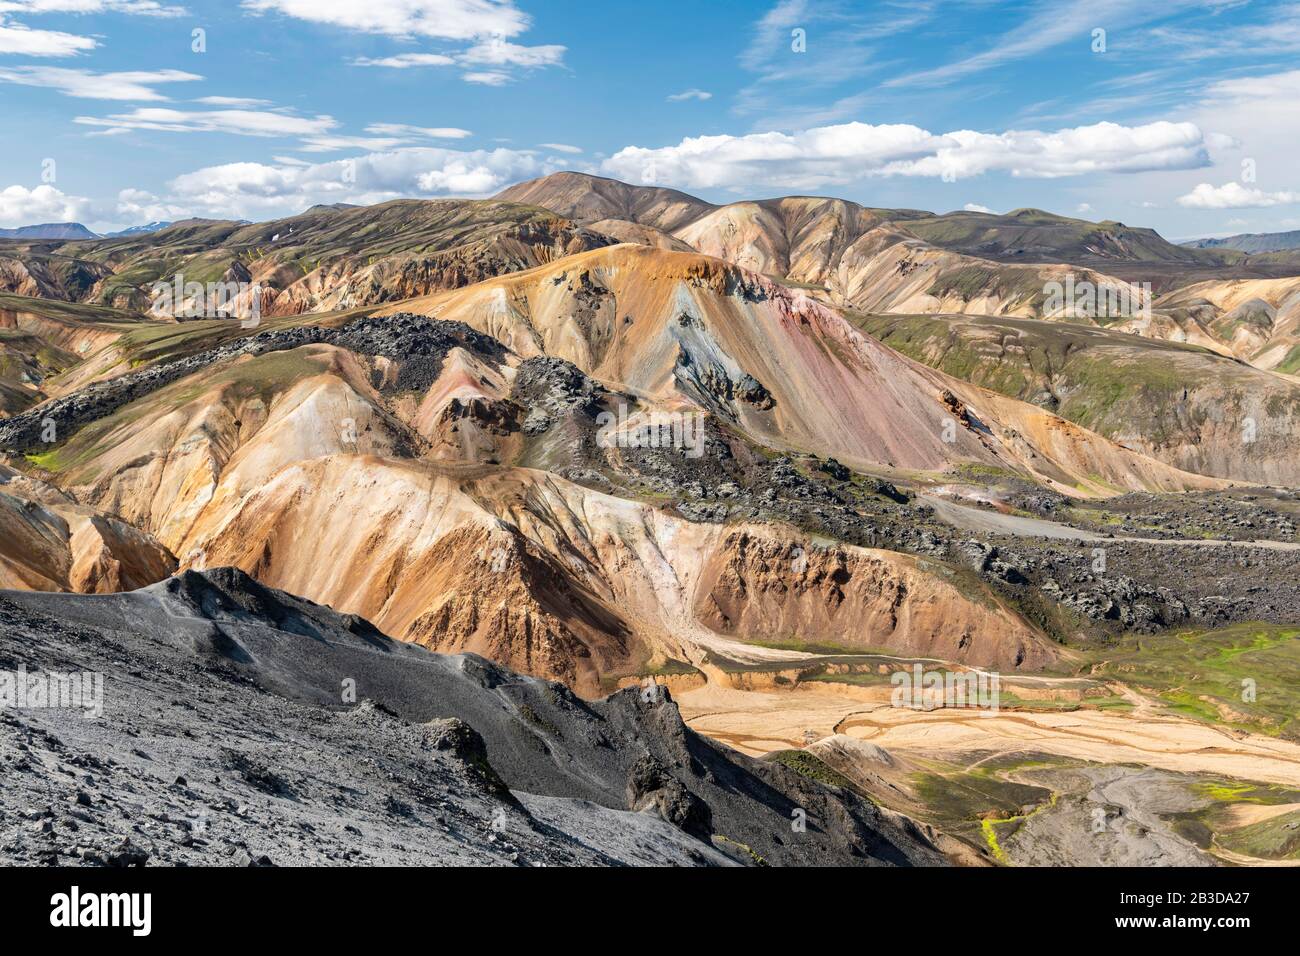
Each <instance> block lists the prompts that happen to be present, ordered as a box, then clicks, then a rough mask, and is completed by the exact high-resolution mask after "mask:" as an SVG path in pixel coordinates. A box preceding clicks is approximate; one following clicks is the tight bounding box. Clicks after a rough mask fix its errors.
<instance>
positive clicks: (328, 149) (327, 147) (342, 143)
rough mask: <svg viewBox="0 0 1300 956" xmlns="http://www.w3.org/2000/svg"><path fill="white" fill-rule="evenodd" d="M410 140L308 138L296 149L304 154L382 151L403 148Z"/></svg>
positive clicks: (374, 137)
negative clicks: (362, 150)
mask: <svg viewBox="0 0 1300 956" xmlns="http://www.w3.org/2000/svg"><path fill="white" fill-rule="evenodd" d="M408 142H410V140H408V139H406V138H405V137H403V136H342V135H339V136H308V137H306V138H305V139H304V140H303V141H302V145H301V146H300V147H298V148H299V149H301V150H302V151H303V152H304V153H336V152H338V151H339V150H341V149H367V150H373V151H382V150H387V149H396V148H397V147H399V146H405V145H406V144H407V143H408Z"/></svg>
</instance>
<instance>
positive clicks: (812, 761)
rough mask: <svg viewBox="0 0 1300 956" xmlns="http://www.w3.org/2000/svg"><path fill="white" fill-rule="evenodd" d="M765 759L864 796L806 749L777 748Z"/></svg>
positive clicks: (838, 773) (844, 777)
mask: <svg viewBox="0 0 1300 956" xmlns="http://www.w3.org/2000/svg"><path fill="white" fill-rule="evenodd" d="M765 759H767V760H771V761H772V762H773V763H779V764H781V766H783V767H789V768H790V769H791V770H793V771H795V773H798V774H802V775H803V776H805V777H807V778H808V779H809V780H816V781H817V782H818V783H824V784H826V785H827V786H831V787H839V788H841V789H843V790H851V791H853V792H854V793H856V794H858V795H859V796H866V794H863V793H862V792H861V791H860V790H858V788H857V787H855V786H854V785H853V782H852V781H851V780H849V778H848V777H846V776H844V775H843V774H842V773H840V772H839V771H838V770H835V769H833V768H831V767H829V766H827V765H826V764H825V763H824V762H823V761H821V760H819V759H818V758H816V757H814V756H813V755H812V754H810V753H808V751H806V750H777V751H774V752H773V753H770V754H768V755H767V757H766V758H765ZM868 799H870V798H868Z"/></svg>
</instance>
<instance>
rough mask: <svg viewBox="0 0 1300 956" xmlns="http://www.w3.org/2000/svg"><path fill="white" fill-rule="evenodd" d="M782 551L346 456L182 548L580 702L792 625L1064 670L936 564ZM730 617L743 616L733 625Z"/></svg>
mask: <svg viewBox="0 0 1300 956" xmlns="http://www.w3.org/2000/svg"><path fill="white" fill-rule="evenodd" d="M222 502H224V504H222ZM783 534H784V535H788V534H789V533H788V532H781V531H779V530H776V529H772V528H757V527H741V528H739V529H731V528H726V529H724V528H723V527H721V526H716V525H705V524H692V523H689V522H685V521H682V520H680V519H676V518H672V517H670V516H667V515H665V514H663V513H662V512H660V511H657V510H656V509H653V508H651V507H649V506H647V505H642V504H635V503H631V502H627V501H624V500H621V499H617V498H612V497H609V496H606V495H601V494H599V493H597V492H593V491H590V490H588V489H584V488H581V487H579V486H577V485H573V484H570V483H567V482H564V481H562V480H559V479H557V478H555V477H554V476H551V475H548V474H545V473H541V472H533V471H528V470H518V469H510V470H501V471H495V472H493V473H490V474H487V475H485V476H483V477H481V478H465V477H453V476H451V475H448V474H446V473H444V472H442V471H441V470H440V469H438V468H436V467H434V466H431V465H429V464H426V463H422V462H397V461H393V460H382V459H374V458H365V457H360V456H334V457H330V458H324V459H316V460H314V461H311V462H303V463H300V464H297V465H293V466H290V467H287V468H285V469H282V470H281V471H280V472H277V473H276V474H274V475H272V476H270V477H268V479H267V480H265V481H264V482H262V483H261V484H260V485H259V486H258V487H257V488H256V489H253V490H251V491H249V492H248V493H247V494H246V495H245V496H244V497H243V498H242V499H241V500H239V501H238V502H235V501H233V499H230V498H226V497H224V496H219V497H218V499H216V500H215V501H214V504H213V505H212V506H210V507H209V508H208V509H207V511H206V513H205V515H204V516H203V519H202V520H201V521H200V522H198V523H197V524H196V526H195V528H194V530H193V532H192V534H191V536H190V537H189V538H188V539H187V541H186V542H185V550H186V552H187V553H188V554H191V555H202V556H203V557H202V564H203V565H206V566H214V565H221V564H234V565H237V566H239V567H242V568H244V569H245V570H247V571H249V572H250V573H252V574H254V575H256V576H257V577H258V578H259V579H260V580H262V581H264V582H265V583H267V584H270V585H272V586H275V587H279V588H284V589H286V590H291V591H293V592H295V593H300V594H305V595H308V596H310V597H312V598H313V599H315V600H318V601H323V602H325V603H328V604H330V605H331V606H333V607H336V608H338V609H340V610H345V611H351V612H355V613H358V614H361V615H362V616H364V617H367V618H369V619H371V620H374V621H375V622H376V623H377V624H378V625H379V626H380V627H381V628H383V629H384V630H386V631H388V632H390V633H393V634H396V635H399V636H401V637H404V638H406V639H408V640H413V641H417V642H419V643H422V644H425V645H427V646H429V647H432V648H435V649H438V650H444V651H464V650H470V651H476V652H478V653H483V654H486V655H488V656H491V657H493V658H494V659H496V660H500V661H502V662H504V663H508V664H510V665H511V666H515V667H520V668H522V669H524V670H527V671H529V672H531V673H537V674H542V675H544V676H548V677H556V678H560V679H564V680H566V681H569V682H571V683H573V684H574V685H575V686H576V687H578V689H579V690H580V691H581V692H583V693H594V692H596V691H597V689H598V688H599V687H601V686H607V684H602V679H605V680H606V681H608V679H609V678H611V677H613V676H617V675H619V674H623V673H630V672H634V671H635V670H636V669H637V668H638V667H640V666H643V665H644V664H645V663H646V662H648V661H652V660H656V659H657V660H663V659H665V658H674V659H678V660H681V659H688V660H694V661H696V662H701V661H702V657H701V655H702V653H703V649H705V648H707V647H708V646H710V643H711V642H710V638H711V637H712V635H713V634H715V633H720V634H724V635H730V636H737V637H740V638H741V639H745V640H757V641H769V642H776V641H781V640H784V639H786V638H788V636H789V633H790V631H789V629H790V628H791V627H792V626H797V627H800V628H801V629H802V631H801V633H804V634H806V635H807V639H809V640H815V639H817V638H819V637H825V635H826V634H828V633H831V632H834V633H835V634H836V635H837V639H838V640H839V641H842V642H844V643H847V644H850V645H857V646H861V647H876V648H880V647H884V648H897V649H898V650H899V651H900V652H916V651H918V650H925V651H927V652H936V653H938V652H942V653H944V654H945V655H946V656H950V657H952V658H953V659H956V660H959V661H963V662H968V663H973V664H982V665H992V666H999V667H1002V668H1006V669H1014V668H1017V667H1026V668H1028V667H1036V666H1041V665H1043V664H1045V663H1047V662H1049V661H1051V660H1052V659H1054V657H1055V650H1054V648H1053V647H1052V645H1051V644H1050V643H1049V642H1048V641H1046V640H1045V639H1043V638H1041V637H1040V636H1038V635H1037V634H1036V633H1035V632H1034V631H1033V629H1032V628H1030V627H1029V626H1028V625H1027V624H1025V623H1024V622H1023V621H1021V620H1020V619H1019V618H1018V617H1017V616H1016V615H1015V614H1013V613H1011V612H1010V611H1008V610H1006V609H1005V608H1002V607H1000V606H999V605H997V604H996V602H995V601H994V600H993V599H992V598H991V596H990V595H989V594H988V593H987V592H985V591H983V589H982V588H980V587H979V586H978V585H976V586H975V587H976V589H977V590H978V591H980V593H979V594H976V595H967V594H965V593H963V592H962V590H960V589H959V588H957V587H956V586H954V585H953V584H952V583H950V582H947V581H945V580H944V577H943V572H942V571H941V570H940V569H939V567H938V566H935V567H923V566H921V565H920V564H919V563H918V562H917V561H915V560H914V559H911V558H908V557H906V556H903V555H898V554H893V553H890V552H867V551H863V550H861V549H852V548H833V549H828V550H827V551H826V552H825V553H824V554H823V553H815V552H814V551H813V549H812V546H811V545H808V553H809V554H812V555H813V557H812V559H811V560H810V561H809V562H808V564H807V565H806V566H804V567H802V568H801V569H799V570H797V571H794V572H791V569H790V566H789V564H788V562H787V561H786V558H787V557H788V555H789V554H790V553H792V552H793V551H794V548H795V547H796V545H794V544H792V543H791V542H792V541H797V540H800V539H798V538H791V537H783ZM308 537H310V540H311V542H312V544H311V548H310V554H304V552H303V547H302V542H303V540H304V538H308ZM803 543H804V544H807V542H803ZM756 547H761V550H762V551H763V554H762V556H761V557H760V556H756V555H755V553H754V549H755V548H756ZM799 547H800V548H801V550H802V546H799ZM321 554H328V555H331V556H332V559H331V560H328V561H322V560H320V559H319V557H318V556H319V555H321ZM196 566H202V565H198V564H196ZM828 567H830V568H833V570H832V571H830V572H828V571H827V568H828ZM831 576H833V580H832V577H831ZM741 580H743V581H744V582H745V583H744V585H743V590H744V592H745V594H746V595H747V598H746V599H745V600H741V599H739V598H738V592H737V586H738V582H739V581H741ZM828 582H830V583H829V586H828ZM846 594H847V596H848V599H847V601H846V600H845V595H846ZM722 604H725V605H726V606H727V607H729V608H731V609H732V610H733V612H735V611H737V609H738V608H741V609H743V613H737V615H736V616H735V617H733V618H731V619H730V620H729V621H724V620H723V619H722V618H720V617H719V612H718V608H719V607H720V606H721V605H722ZM868 609H870V611H871V613H864V611H866V610H868ZM737 625H743V626H742V627H740V629H739V631H738V630H737Z"/></svg>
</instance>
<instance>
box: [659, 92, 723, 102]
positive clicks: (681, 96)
mask: <svg viewBox="0 0 1300 956" xmlns="http://www.w3.org/2000/svg"><path fill="white" fill-rule="evenodd" d="M711 99H713V94H712V93H710V92H709V91H708V90H694V89H692V90H683V91H682V92H681V93H674V94H672V96H669V97H668V102H669V103H681V102H682V101H683V100H711Z"/></svg>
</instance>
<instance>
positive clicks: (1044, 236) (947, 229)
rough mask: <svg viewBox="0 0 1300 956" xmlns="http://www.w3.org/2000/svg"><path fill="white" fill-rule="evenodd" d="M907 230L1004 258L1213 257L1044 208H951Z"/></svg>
mask: <svg viewBox="0 0 1300 956" xmlns="http://www.w3.org/2000/svg"><path fill="white" fill-rule="evenodd" d="M907 230H908V231H909V232H911V233H912V234H913V235H916V236H919V237H920V238H922V239H924V240H925V241H926V242H928V243H930V244H931V245H935V246H939V247H941V248H943V249H948V250H950V251H952V252H960V253H962V254H964V255H968V256H978V257H980V258H982V259H992V260H994V261H998V262H1039V263H1042V262H1071V263H1080V262H1081V263H1089V264H1100V263H1102V262H1144V263H1156V262H1177V263H1187V264H1189V265H1190V264H1203V263H1206V262H1208V259H1207V256H1206V255H1205V254H1204V253H1196V252H1193V251H1191V250H1190V249H1189V248H1188V247H1186V246H1177V245H1174V244H1173V243H1171V242H1168V241H1167V240H1165V239H1163V238H1162V237H1161V236H1160V235H1159V234H1158V233H1157V232H1156V231H1155V230H1154V229H1140V228H1135V227H1133V226H1126V225H1124V224H1123V223H1122V222H1113V221H1111V220H1106V221H1104V222H1089V221H1088V220H1086V219H1072V218H1070V217H1068V216H1058V215H1055V214H1053V213H1050V212H1044V211H1043V210H1041V209H1016V210H1013V211H1012V212H1009V213H1007V214H1006V215H1002V216H993V215H989V214H987V213H977V212H960V211H959V212H950V213H946V214H945V215H942V216H933V217H931V218H928V219H915V220H911V221H909V222H908V223H907Z"/></svg>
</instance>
